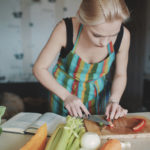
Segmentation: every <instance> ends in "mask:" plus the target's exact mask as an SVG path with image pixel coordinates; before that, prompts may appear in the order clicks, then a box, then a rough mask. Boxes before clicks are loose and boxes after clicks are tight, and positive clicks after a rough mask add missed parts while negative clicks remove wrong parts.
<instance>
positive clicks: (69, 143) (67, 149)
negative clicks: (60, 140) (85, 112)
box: [66, 128, 80, 150]
mask: <svg viewBox="0 0 150 150" xmlns="http://www.w3.org/2000/svg"><path fill="white" fill-rule="evenodd" d="M79 131H80V128H76V129H75V132H76V133H79ZM75 139H76V136H75V135H74V134H72V136H71V138H70V139H69V142H68V145H67V148H66V150H70V148H71V145H72V143H73V142H74V141H75Z"/></svg>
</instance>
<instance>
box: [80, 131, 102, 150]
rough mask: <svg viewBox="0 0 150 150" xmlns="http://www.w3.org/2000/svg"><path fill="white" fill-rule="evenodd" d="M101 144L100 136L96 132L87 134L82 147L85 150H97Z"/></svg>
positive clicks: (82, 139) (82, 141) (82, 140)
mask: <svg viewBox="0 0 150 150" xmlns="http://www.w3.org/2000/svg"><path fill="white" fill-rule="evenodd" d="M100 143H101V140H100V137H99V135H98V134H96V133H94V132H86V133H84V135H83V136H82V138H81V146H82V148H85V149H97V148H98V147H99V146H100Z"/></svg>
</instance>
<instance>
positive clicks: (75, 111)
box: [33, 21, 89, 117]
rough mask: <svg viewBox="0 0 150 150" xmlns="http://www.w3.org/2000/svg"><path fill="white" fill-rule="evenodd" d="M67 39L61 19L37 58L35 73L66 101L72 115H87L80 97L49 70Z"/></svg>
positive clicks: (42, 82)
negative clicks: (65, 86) (57, 79)
mask: <svg viewBox="0 0 150 150" xmlns="http://www.w3.org/2000/svg"><path fill="white" fill-rule="evenodd" d="M66 39H67V37H66V26H65V22H64V21H61V22H60V23H59V24H58V25H57V26H56V27H55V29H54V31H53V33H52V34H51V36H50V38H49V40H48V42H47V44H46V45H45V47H44V48H43V50H42V51H41V53H40V55H39V57H38V59H37V60H36V62H35V64H34V66H33V74H34V75H35V77H36V78H37V79H38V80H39V82H40V83H41V84H42V85H43V86H44V87H46V88H47V89H48V90H49V91H51V92H53V93H54V94H55V95H57V96H58V97H60V99H61V100H63V101H64V104H65V107H66V109H67V110H68V112H69V113H70V114H71V115H73V116H80V117H82V111H83V112H84V113H85V114H86V115H88V114H89V112H88V110H87V109H86V107H85V106H84V104H83V103H82V102H81V100H80V99H79V98H78V97H76V96H74V95H72V94H71V93H69V91H68V90H67V89H65V88H64V87H63V86H62V85H60V84H59V83H58V82H57V81H56V80H55V78H54V77H53V76H52V75H51V74H50V73H49V71H48V68H49V67H50V66H51V64H52V62H53V61H54V60H55V58H56V56H57V55H58V54H59V52H60V50H61V47H62V46H63V47H65V46H66V41H67V40H66Z"/></svg>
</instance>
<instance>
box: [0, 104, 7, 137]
mask: <svg viewBox="0 0 150 150" xmlns="http://www.w3.org/2000/svg"><path fill="white" fill-rule="evenodd" d="M5 110H6V107H5V106H0V124H1V118H2V116H3V115H4V113H5ZM1 133H2V128H1V127H0V134H1Z"/></svg>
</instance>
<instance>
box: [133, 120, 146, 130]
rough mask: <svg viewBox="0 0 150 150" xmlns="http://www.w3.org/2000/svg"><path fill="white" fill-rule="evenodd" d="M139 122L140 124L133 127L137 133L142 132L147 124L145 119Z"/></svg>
mask: <svg viewBox="0 0 150 150" xmlns="http://www.w3.org/2000/svg"><path fill="white" fill-rule="evenodd" d="M137 120H138V121H140V122H139V124H137V125H136V126H134V127H133V131H136V132H137V131H140V130H142V129H143V128H144V126H145V124H146V120H145V119H137Z"/></svg>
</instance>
